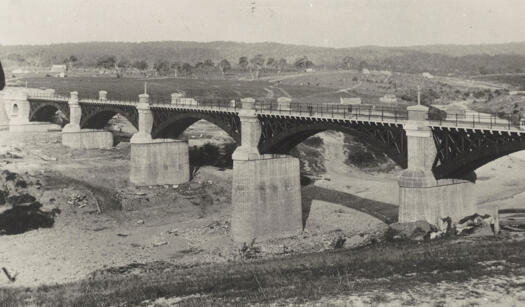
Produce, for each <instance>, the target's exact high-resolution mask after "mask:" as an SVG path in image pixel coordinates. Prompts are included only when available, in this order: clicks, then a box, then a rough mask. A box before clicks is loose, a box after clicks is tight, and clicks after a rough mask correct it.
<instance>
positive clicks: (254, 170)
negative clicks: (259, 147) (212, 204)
mask: <svg viewBox="0 0 525 307" xmlns="http://www.w3.org/2000/svg"><path fill="white" fill-rule="evenodd" d="M232 206H233V212H232V222H231V225H232V227H231V229H232V235H233V239H234V241H236V242H249V241H251V240H253V239H254V238H255V239H257V240H266V239H271V238H276V237H285V236H289V235H294V234H297V233H300V232H301V231H302V229H303V224H302V206H301V184H300V180H299V160H298V159H297V158H293V157H289V156H282V155H281V156H273V155H265V156H262V158H261V159H258V160H234V162H233V184H232Z"/></svg>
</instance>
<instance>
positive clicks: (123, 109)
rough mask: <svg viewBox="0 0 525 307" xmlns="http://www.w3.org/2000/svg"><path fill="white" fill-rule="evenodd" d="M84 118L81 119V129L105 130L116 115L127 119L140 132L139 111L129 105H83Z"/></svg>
mask: <svg viewBox="0 0 525 307" xmlns="http://www.w3.org/2000/svg"><path fill="white" fill-rule="evenodd" d="M81 108H82V117H81V119H80V127H81V128H83V129H84V128H89V129H103V128H104V127H106V125H107V124H108V122H109V120H110V119H112V118H113V117H114V116H115V115H117V114H119V115H120V116H123V117H125V118H126V119H127V120H128V121H129V122H130V123H131V124H132V125H133V127H135V129H137V130H138V125H139V123H138V111H137V109H136V108H135V107H134V106H127V105H122V106H119V105H102V104H100V105H99V104H94V105H84V104H81Z"/></svg>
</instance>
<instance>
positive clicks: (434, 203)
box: [398, 93, 476, 225]
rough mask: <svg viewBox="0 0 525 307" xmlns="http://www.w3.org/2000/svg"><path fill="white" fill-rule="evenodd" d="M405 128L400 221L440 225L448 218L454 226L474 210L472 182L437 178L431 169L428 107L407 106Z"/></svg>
mask: <svg viewBox="0 0 525 307" xmlns="http://www.w3.org/2000/svg"><path fill="white" fill-rule="evenodd" d="M407 110H408V120H407V122H406V123H405V125H404V129H405V132H406V136H407V159H408V161H407V162H408V165H407V169H406V170H405V171H403V173H402V174H401V176H400V177H399V179H398V184H399V218H398V220H399V222H414V221H418V220H425V221H427V222H429V223H431V224H433V225H439V224H440V222H441V219H442V218H446V217H450V218H451V219H452V221H453V222H454V223H455V222H457V221H458V220H460V219H461V218H463V217H465V216H467V215H470V214H473V213H475V211H476V208H475V203H474V199H473V197H472V192H473V183H472V182H471V181H469V180H464V179H461V178H460V179H458V178H454V179H452V178H447V179H439V180H438V179H436V178H435V176H434V173H433V172H432V167H433V164H434V161H435V159H436V154H437V150H436V145H435V143H434V137H433V133H432V129H431V127H430V126H429V122H428V111H429V108H428V107H427V106H424V105H421V104H420V103H419V93H418V104H417V105H415V106H410V107H408V108H407Z"/></svg>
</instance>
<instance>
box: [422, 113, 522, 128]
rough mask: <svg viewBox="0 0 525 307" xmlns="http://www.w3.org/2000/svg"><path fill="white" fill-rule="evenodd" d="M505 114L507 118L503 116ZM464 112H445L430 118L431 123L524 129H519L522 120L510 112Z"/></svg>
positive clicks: (468, 126) (467, 126) (466, 126)
mask: <svg viewBox="0 0 525 307" xmlns="http://www.w3.org/2000/svg"><path fill="white" fill-rule="evenodd" d="M503 116H506V117H508V118H503ZM503 116H501V115H499V116H498V115H496V114H468V113H467V114H465V113H452V114H451V113H447V114H446V116H445V117H439V118H430V119H429V122H430V123H431V125H436V126H452V127H465V128H478V129H502V130H524V129H521V127H522V126H523V122H522V121H521V120H520V118H518V117H514V116H512V115H510V114H506V115H503Z"/></svg>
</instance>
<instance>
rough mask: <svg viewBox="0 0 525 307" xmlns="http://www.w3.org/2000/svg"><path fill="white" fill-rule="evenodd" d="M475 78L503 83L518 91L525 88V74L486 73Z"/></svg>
mask: <svg viewBox="0 0 525 307" xmlns="http://www.w3.org/2000/svg"><path fill="white" fill-rule="evenodd" d="M474 79H475V80H480V81H489V82H493V83H498V84H502V85H504V86H507V87H510V88H511V89H513V90H517V91H523V90H525V74H500V75H485V76H477V77H475V78H474Z"/></svg>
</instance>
